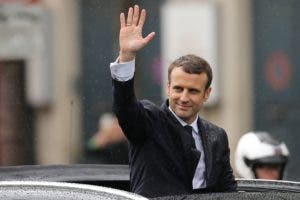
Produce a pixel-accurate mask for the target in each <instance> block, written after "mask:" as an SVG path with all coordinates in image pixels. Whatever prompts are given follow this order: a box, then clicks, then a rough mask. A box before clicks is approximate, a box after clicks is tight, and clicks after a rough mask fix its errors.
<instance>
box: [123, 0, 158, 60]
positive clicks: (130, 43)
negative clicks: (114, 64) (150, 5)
mask: <svg viewBox="0 0 300 200" xmlns="http://www.w3.org/2000/svg"><path fill="white" fill-rule="evenodd" d="M145 19H146V10H145V9H142V11H141V13H140V9H139V6H138V5H135V6H134V8H132V7H130V8H129V10H128V14H127V20H125V15H124V13H121V15H120V25H121V28H120V35H119V42H120V58H119V59H120V60H119V61H120V62H127V61H130V60H133V59H134V58H135V55H136V52H138V51H139V50H140V49H142V48H143V47H144V46H146V45H147V44H148V43H149V42H150V41H151V40H152V39H153V37H154V35H155V33H154V32H151V33H150V34H148V35H147V36H146V37H145V38H143V35H142V34H143V33H142V32H143V26H144V23H145Z"/></svg>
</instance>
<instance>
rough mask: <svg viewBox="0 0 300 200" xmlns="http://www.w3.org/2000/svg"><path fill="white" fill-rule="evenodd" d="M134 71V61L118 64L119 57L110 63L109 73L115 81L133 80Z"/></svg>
mask: <svg viewBox="0 0 300 200" xmlns="http://www.w3.org/2000/svg"><path fill="white" fill-rule="evenodd" d="M134 71H135V59H133V60H131V61H129V62H125V63H119V57H118V58H117V59H116V61H115V62H113V63H110V73H111V77H112V78H113V79H115V80H117V81H122V82H125V81H128V80H130V79H132V78H133V76H134Z"/></svg>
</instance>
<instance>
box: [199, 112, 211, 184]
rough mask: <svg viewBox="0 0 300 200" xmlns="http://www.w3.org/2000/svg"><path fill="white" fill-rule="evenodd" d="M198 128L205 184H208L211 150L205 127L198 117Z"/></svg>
mask: <svg viewBox="0 0 300 200" xmlns="http://www.w3.org/2000/svg"><path fill="white" fill-rule="evenodd" d="M198 128H199V132H200V137H201V140H202V146H203V151H204V156H205V157H204V161H205V180H206V185H207V186H209V185H210V182H209V180H210V177H211V170H212V152H211V148H210V144H209V135H208V134H207V132H206V130H205V127H204V125H203V123H202V120H201V119H200V117H199V119H198Z"/></svg>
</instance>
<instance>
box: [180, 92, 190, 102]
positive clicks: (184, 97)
mask: <svg viewBox="0 0 300 200" xmlns="http://www.w3.org/2000/svg"><path fill="white" fill-rule="evenodd" d="M189 99H190V98H189V94H188V91H187V90H184V91H183V92H182V93H181V96H180V101H182V102H188V101H189Z"/></svg>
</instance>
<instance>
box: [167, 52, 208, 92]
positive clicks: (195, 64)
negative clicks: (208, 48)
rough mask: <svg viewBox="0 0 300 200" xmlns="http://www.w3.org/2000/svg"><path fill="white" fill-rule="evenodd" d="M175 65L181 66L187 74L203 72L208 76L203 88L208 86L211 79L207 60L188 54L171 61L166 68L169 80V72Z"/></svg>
mask: <svg viewBox="0 0 300 200" xmlns="http://www.w3.org/2000/svg"><path fill="white" fill-rule="evenodd" d="M175 67H182V69H183V71H184V72H186V73H189V74H201V73H205V74H206V75H207V78H208V80H207V83H206V86H205V89H208V88H209V87H210V85H211V81H212V70H211V67H210V65H209V64H208V62H207V61H206V60H204V59H203V58H201V57H199V56H196V55H193V54H188V55H185V56H181V57H179V58H178V59H176V60H175V61H173V62H172V63H171V65H170V66H169V68H168V81H169V82H170V81H171V80H170V79H171V72H172V71H173V69H174V68H175Z"/></svg>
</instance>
